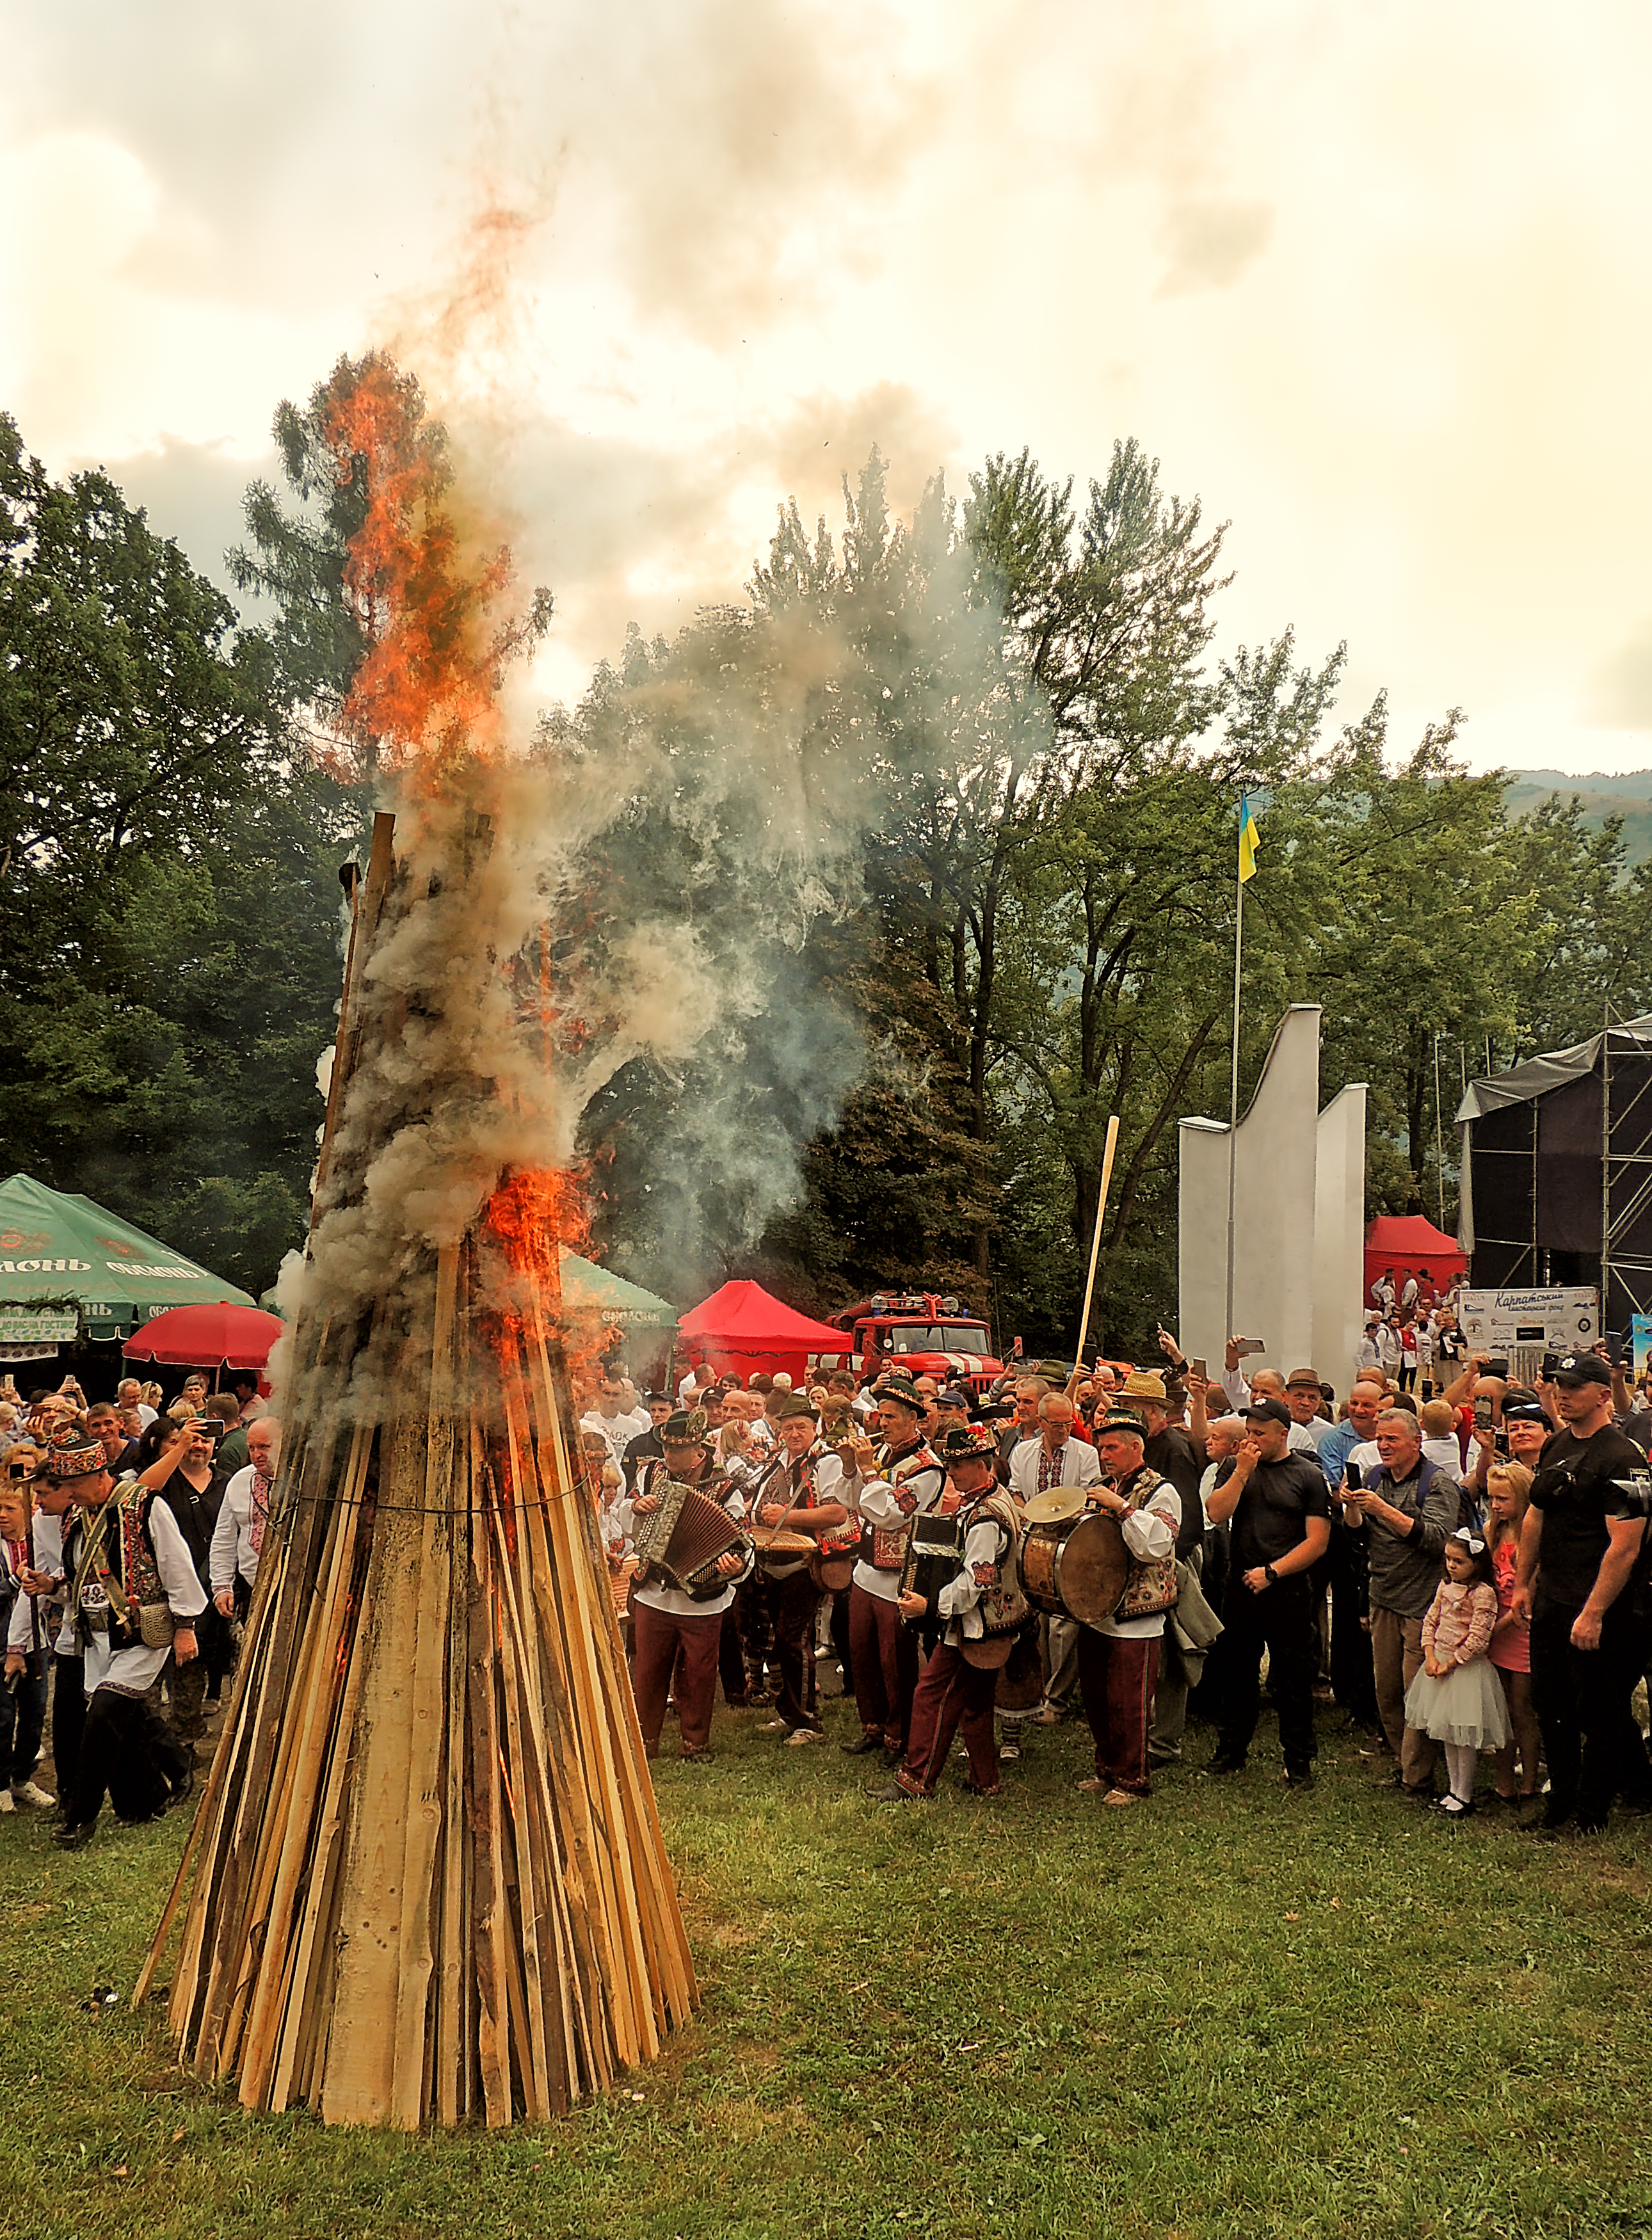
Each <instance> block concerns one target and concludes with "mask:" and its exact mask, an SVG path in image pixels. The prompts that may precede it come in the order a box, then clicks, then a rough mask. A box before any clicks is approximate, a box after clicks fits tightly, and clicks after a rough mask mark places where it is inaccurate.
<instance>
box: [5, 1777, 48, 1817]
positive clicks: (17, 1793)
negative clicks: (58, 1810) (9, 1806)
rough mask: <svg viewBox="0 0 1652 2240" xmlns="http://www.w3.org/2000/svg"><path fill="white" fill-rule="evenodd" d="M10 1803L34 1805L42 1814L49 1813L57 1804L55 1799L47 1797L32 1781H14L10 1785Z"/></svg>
mask: <svg viewBox="0 0 1652 2240" xmlns="http://www.w3.org/2000/svg"><path fill="white" fill-rule="evenodd" d="M11 1801H12V1803H14V1804H32V1805H35V1806H36V1807H37V1808H38V1810H41V1811H42V1812H49V1811H50V1810H51V1808H52V1806H53V1805H54V1804H55V1803H57V1798H56V1797H49V1796H48V1795H47V1794H46V1791H45V1790H43V1789H41V1788H39V1787H37V1785H36V1783H34V1782H32V1781H14V1782H13V1783H12V1784H11Z"/></svg>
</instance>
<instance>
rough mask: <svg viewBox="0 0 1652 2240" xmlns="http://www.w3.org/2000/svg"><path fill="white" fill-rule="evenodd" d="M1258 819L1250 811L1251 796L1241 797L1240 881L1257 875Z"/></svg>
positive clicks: (1242, 882) (1241, 883)
mask: <svg viewBox="0 0 1652 2240" xmlns="http://www.w3.org/2000/svg"><path fill="white" fill-rule="evenodd" d="M1256 837H1257V835H1256V818H1255V817H1253V816H1252V815H1251V813H1250V797H1249V794H1247V793H1242V794H1241V795H1240V797H1239V883H1240V885H1241V886H1243V884H1244V883H1245V881H1246V880H1247V879H1254V878H1255V877H1256Z"/></svg>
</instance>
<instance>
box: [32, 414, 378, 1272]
mask: <svg viewBox="0 0 1652 2240" xmlns="http://www.w3.org/2000/svg"><path fill="white" fill-rule="evenodd" d="M235 621H236V617H235V612H234V610H233V608H232V606H231V605H230V602H229V601H228V600H227V599H226V598H225V597H223V594H222V593H221V592H219V591H217V590H216V589H214V587H213V586H212V585H211V584H210V583H207V582H206V581H205V580H204V579H203V577H200V576H199V575H197V573H196V572H195V570H193V569H192V568H191V567H190V564H189V563H188V562H187V561H186V560H185V559H184V558H183V556H182V555H181V554H180V552H179V551H178V550H177V546H176V545H175V544H172V543H169V542H166V541H164V540H163V539H161V538H159V537H156V536H155V535H154V534H153V533H152V531H151V530H150V529H149V527H148V526H147V524H146V523H145V521H144V518H143V515H142V513H141V512H137V511H135V510H133V509H131V508H130V507H129V506H128V505H127V504H126V503H125V501H124V500H123V497H121V495H120V492H119V491H118V490H117V489H116V488H115V486H114V484H113V483H111V482H110V480H109V479H108V477H106V476H104V475H103V474H100V473H87V474H79V475H76V476H75V477H72V478H71V479H70V481H68V482H67V483H54V482H53V481H51V480H50V477H48V476H47V475H46V474H45V472H44V471H43V469H42V468H41V466H40V464H39V463H38V461H37V460H35V459H33V458H30V457H29V456H28V455H27V454H26V452H25V451H24V449H23V443H22V439H21V437H20V435H19V433H18V430H17V428H16V426H15V424H14V423H12V422H11V421H10V420H9V419H4V418H0V741H3V750H4V751H3V772H0V952H3V955H4V958H5V970H4V975H3V980H0V1065H3V1070H4V1077H5V1081H6V1094H5V1097H4V1100H3V1106H0V1114H3V1117H0V1161H3V1163H4V1166H5V1168H6V1170H8V1171H9V1170H13V1169H23V1170H27V1171H28V1172H30V1173H31V1174H33V1175H35V1176H37V1177H39V1178H40V1179H41V1180H43V1181H45V1182H47V1183H51V1184H52V1185H54V1186H55V1187H57V1188H60V1189H66V1190H82V1191H84V1192H85V1193H86V1194H87V1195H88V1196H90V1197H95V1198H97V1199H98V1200H100V1201H101V1202H103V1203H107V1204H109V1205H110V1207H111V1208H113V1209H114V1210H117V1211H118V1212H120V1213H123V1214H124V1215H126V1216H127V1217H130V1219H133V1220H135V1221H137V1222H139V1223H142V1224H143V1225H144V1226H145V1227H147V1228H150V1229H152V1230H158V1231H159V1232H160V1233H161V1234H162V1235H163V1236H164V1237H167V1238H168V1239H169V1240H170V1241H171V1242H173V1243H177V1245H178V1246H179V1247H180V1248H181V1249H183V1250H186V1251H189V1252H190V1253H191V1254H192V1255H193V1256H194V1257H198V1258H200V1259H202V1260H203V1261H205V1262H206V1263H208V1264H209V1265H211V1266H213V1267H214V1268H216V1269H217V1270H219V1271H220V1272H222V1273H223V1274H224V1275H226V1276H230V1277H232V1278H234V1279H235V1280H236V1281H237V1282H239V1283H243V1285H245V1286H246V1287H247V1288H249V1289H250V1290H255V1291H256V1290H260V1289H262V1288H263V1287H264V1286H265V1285H267V1284H268V1283H270V1280H271V1279H272V1277H273V1275H274V1272H275V1269H276V1264H277V1263H278V1261H279V1259H280V1257H281V1254H282V1253H283V1251H284V1250H286V1249H287V1248H288V1247H289V1246H290V1244H291V1243H294V1242H296V1240H297V1238H298V1237H301V1236H302V1233H303V1228H302V1224H303V1212H304V1203H305V1199H304V1187H305V1181H306V1177H307V1176H308V1172H309V1169H310V1162H311V1159H312V1158H313V1155H314V1132H315V1126H316V1117H317V1105H316V1093H315V1067H316V1058H317V1057H318V1055H319V1053H320V1051H321V1050H322V1049H323V1046H324V1045H325V1044H326V1043H327V1042H328V1041H330V1038H331V1031H332V1018H331V1015H332V1006H333V1002H334V999H335V997H336V983H337V971H338V964H337V941H336V925H337V917H338V900H339V893H338V886H337V880H336V838H337V836H338V834H339V833H340V832H341V830H343V827H344V825H345V824H346V823H347V822H348V814H347V810H346V808H345V805H344V804H343V802H342V801H341V799H340V797H339V796H338V794H337V792H336V789H334V788H332V787H330V786H329V785H328V784H327V783H325V782H324V781H323V780H321V779H319V778H317V777H316V776H315V775H314V774H313V773H312V772H311V771H310V770H309V769H308V767H307V766H306V765H305V764H303V763H302V762H295V761H294V760H293V759H292V757H290V755H289V753H288V752H287V750H286V747H285V743H284V741H283V737H282V735H281V732H280V730H279V727H278V725H277V723H276V721H275V719H274V713H273V710H272V704H271V692H270V681H271V680H270V658H269V652H268V648H267V646H266V645H265V644H264V643H263V642H261V641H260V640H259V639H257V638H256V637H236V636H235V634H234V625H235Z"/></svg>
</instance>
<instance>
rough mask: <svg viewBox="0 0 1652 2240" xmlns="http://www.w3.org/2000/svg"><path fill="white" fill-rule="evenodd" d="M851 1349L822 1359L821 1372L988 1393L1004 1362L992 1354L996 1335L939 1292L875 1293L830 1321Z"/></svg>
mask: <svg viewBox="0 0 1652 2240" xmlns="http://www.w3.org/2000/svg"><path fill="white" fill-rule="evenodd" d="M826 1319H827V1321H828V1322H829V1323H831V1324H832V1326H833V1328H834V1329H836V1330H842V1331H843V1333H844V1334H845V1337H846V1338H847V1339H848V1341H849V1345H848V1347H847V1348H846V1350H845V1353H844V1355H843V1357H842V1358H841V1359H836V1360H834V1359H832V1358H830V1357H828V1356H827V1355H825V1354H822V1355H821V1357H820V1366H821V1367H822V1369H823V1370H824V1369H831V1368H849V1369H854V1370H856V1372H857V1373H858V1374H859V1375H861V1376H863V1377H870V1376H878V1375H880V1374H882V1372H883V1370H887V1369H901V1370H905V1371H906V1373H907V1375H908V1376H909V1377H935V1378H936V1379H937V1380H938V1381H939V1382H940V1383H943V1384H964V1385H968V1386H969V1390H971V1391H972V1392H984V1391H985V1390H987V1387H988V1386H989V1384H990V1383H992V1381H993V1379H994V1378H995V1377H998V1376H1000V1375H1001V1374H1002V1373H1003V1363H1002V1362H1001V1361H999V1360H998V1359H997V1358H996V1356H995V1355H994V1353H993V1350H992V1333H991V1332H990V1330H989V1329H988V1327H987V1325H986V1323H984V1322H983V1321H981V1320H980V1319H979V1317H976V1316H975V1315H972V1314H970V1313H969V1311H968V1310H967V1309H966V1308H964V1307H963V1306H962V1305H961V1303H960V1302H959V1301H958V1300H956V1299H953V1298H943V1297H941V1295H940V1294H939V1293H938V1292H935V1291H874V1292H873V1294H872V1296H871V1297H870V1298H869V1299H863V1300H862V1301H861V1302H860V1303H859V1304H858V1305H857V1306H853V1307H845V1308H843V1310H842V1311H841V1312H840V1313H838V1314H835V1315H829V1316H828V1317H826Z"/></svg>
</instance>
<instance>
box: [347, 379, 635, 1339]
mask: <svg viewBox="0 0 1652 2240" xmlns="http://www.w3.org/2000/svg"><path fill="white" fill-rule="evenodd" d="M350 371H351V376H352V377H351V378H350V379H349V380H347V381H346V382H344V383H342V384H341V385H340V387H339V389H338V390H337V392H336V394H335V396H334V398H333V400H332V403H331V406H330V411H329V415H328V420H327V435H328V441H329V443H330V445H331V448H332V451H333V456H334V458H335V460H336V471H337V475H338V478H339V482H340V484H341V486H342V485H345V484H350V483H356V480H357V478H358V477H359V478H360V483H361V491H362V496H363V501H364V506H365V511H364V516H363V521H362V523H361V526H360V528H359V529H358V530H357V531H356V534H355V535H354V536H353V537H351V539H350V550H349V556H348V558H347V561H346V563H345V569H344V583H345V589H346V592H347V594H348V596H349V597H350V600H351V602H352V603H353V606H354V610H355V612H356V618H357V620H358V621H359V622H360V623H361V625H362V627H363V632H364V633H365V635H366V637H367V638H368V640H369V650H368V652H367V655H366V657H365V658H364V660H363V663H362V664H361V667H360V669H359V670H357V673H356V677H355V680H354V683H352V685H351V688H350V693H349V696H348V698H347V700H346V703H345V707H344V725H345V729H346V730H347V732H348V734H349V735H350V737H351V739H352V741H353V742H355V743H356V746H357V749H358V751H359V752H360V753H361V755H362V758H363V761H364V762H367V763H370V764H371V765H373V766H376V767H379V768H385V767H389V768H390V769H394V770H396V771H398V772H399V773H400V776H401V779H402V783H403V787H404V788H406V787H411V788H412V789H413V790H415V791H416V792H420V793H422V794H423V797H425V799H426V800H427V801H433V800H435V799H436V798H438V797H443V796H444V795H451V794H453V793H454V792H456V790H457V789H458V784H459V780H460V773H461V770H463V772H464V773H465V776H464V781H463V783H464V788H465V790H466V792H467V794H468V795H469V796H470V797H472V800H473V803H474V801H475V797H476V796H477V794H478V792H479V791H485V774H486V772H487V770H489V769H490V766H492V765H493V764H495V763H496V762H497V761H498V759H499V758H500V757H501V756H502V755H503V751H504V748H505V743H506V741H505V727H504V722H503V714H502V710H501V708H500V704H499V692H500V686H501V681H502V677H503V670H504V667H505V664H506V663H507V662H508V661H509V660H510V658H511V657H513V656H514V655H515V654H516V653H518V652H520V651H521V650H522V649H523V646H524V645H526V644H527V643H529V642H530V640H531V639H532V638H533V637H536V636H537V635H538V633H539V632H540V630H543V626H544V623H545V620H546V618H547V617H548V613H549V602H548V600H547V598H546V597H545V595H543V594H540V595H537V596H536V599H535V601H534V602H533V603H532V604H531V606H530V609H529V610H528V611H527V612H526V613H525V614H524V613H513V612H511V610H510V609H509V607H508V605H507V603H506V594H507V592H508V590H509V589H510V584H511V583H512V580H513V576H514V570H513V567H512V562H511V555H510V548H509V546H508V545H507V544H504V543H491V541H490V540H485V539H483V538H482V537H479V536H478V535H476V534H473V533H467V531H466V530H465V529H464V528H463V527H462V525H461V523H460V520H459V518H458V516H457V512H456V503H455V490H454V477H453V471H452V468H451V465H450V460H449V457H448V454H447V449H446V443H445V438H444V436H443V430H442V429H441V427H440V425H439V423H435V422H433V421H431V420H430V419H429V418H428V417H426V413H425V407H424V399H423V395H422V393H421V391H420V389H419V386H418V384H417V383H416V382H415V381H414V380H412V379H411V378H410V377H408V376H407V375H405V374H403V372H402V371H401V370H399V369H398V368H397V367H396V364H395V363H394V362H393V361H392V360H391V359H390V357H387V356H385V355H384V354H383V353H382V352H373V353H371V354H370V355H369V356H368V357H365V358H364V359H363V360H362V361H361V363H359V365H357V366H356V367H354V368H352V369H351V370H350ZM538 948H539V957H538V961H537V970H536V971H535V972H534V973H533V974H532V975H531V976H530V975H529V974H527V973H525V972H522V973H518V974H517V975H516V986H517V988H518V992H519V1011H520V1013H521V1017H522V1023H523V1029H524V1030H525V1031H527V1032H530V1033H532V1032H534V1031H535V1030H536V1040H537V1042H538V1043H539V1046H540V1050H541V1056H542V1062H543V1064H544V1065H545V1066H546V1068H547V1069H549V1068H550V1065H551V1064H552V1063H553V1062H554V1050H555V1047H556V1043H557V1040H558V1039H559V1038H560V1039H561V1040H562V1041H563V1043H564V1044H565V1045H568V1046H571V1047H574V1048H577V1046H578V1044H579V1043H580V1041H581V1040H582V1039H583V1029H582V1028H581V1026H580V1025H579V1023H578V1022H577V1021H576V1020H573V1019H570V1017H567V1015H566V1014H565V1013H564V1012H563V1011H561V1010H559V1009H558V1005H557V1002H556V991H555V990H554V988H553V987H552V985H551V982H550V961H549V960H550V943H549V942H548V941H542V942H541V943H539V944H538ZM530 953H531V952H530ZM501 969H502V970H505V971H506V972H507V973H509V972H510V966H509V965H508V964H506V965H502V968H501ZM484 1220H485V1225H486V1227H487V1229H488V1230H490V1232H491V1234H492V1236H493V1237H494V1238H495V1240H496V1243H498V1244H499V1245H500V1246H501V1248H502V1249H503V1253H504V1257H505V1258H506V1261H507V1263H508V1264H509V1266H510V1269H511V1270H512V1272H513V1274H514V1275H515V1276H516V1277H518V1278H519V1279H523V1280H524V1281H526V1282H527V1283H529V1284H530V1285H531V1286H532V1287H533V1288H534V1290H536V1293H537V1295H538V1299H539V1303H540V1306H541V1308H542V1310H546V1311H549V1312H551V1313H553V1314H556V1315H558V1316H560V1314H561V1303H562V1278H561V1254H560V1250H559V1248H560V1247H563V1246H568V1247H570V1248H572V1247H574V1246H576V1245H583V1243H585V1242H586V1240H587V1237H588V1233H589V1223H588V1220H587V1217H586V1212H585V1202H584V1194H583V1189H582V1187H581V1183H580V1180H579V1178H578V1177H576V1175H574V1174H572V1173H570V1172H568V1171H565V1170H559V1169H556V1168H544V1169H540V1170H517V1171H516V1172H513V1173H512V1174H511V1175H510V1176H509V1177H507V1178H506V1179H505V1180H504V1181H503V1182H502V1183H501V1184H500V1186H499V1187H498V1189H497V1190H496V1191H495V1193H494V1195H493V1197H492V1198H491V1200H490V1203H489V1205H488V1208H487V1211H486V1215H485V1217H484ZM564 1327H565V1322H564ZM583 1336H584V1337H585V1339H586V1343H583V1344H579V1345H577V1346H576V1347H575V1348H573V1349H572V1350H575V1351H576V1352H577V1353H579V1354H582V1355H589V1353H590V1351H591V1350H593V1348H592V1345H591V1343H590V1337H591V1334H590V1333H583Z"/></svg>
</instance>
